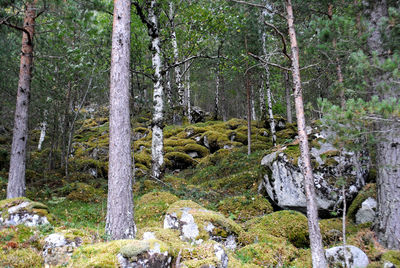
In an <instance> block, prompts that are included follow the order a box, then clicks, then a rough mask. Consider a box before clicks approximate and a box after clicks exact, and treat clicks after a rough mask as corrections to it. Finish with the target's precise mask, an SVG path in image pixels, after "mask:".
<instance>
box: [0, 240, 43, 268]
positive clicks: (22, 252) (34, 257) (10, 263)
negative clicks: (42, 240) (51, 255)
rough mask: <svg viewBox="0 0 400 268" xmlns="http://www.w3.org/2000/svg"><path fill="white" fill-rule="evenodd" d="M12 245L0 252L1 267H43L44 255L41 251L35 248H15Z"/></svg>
mask: <svg viewBox="0 0 400 268" xmlns="http://www.w3.org/2000/svg"><path fill="white" fill-rule="evenodd" d="M11 245H14V244H11V243H10V244H9V246H10V247H7V248H4V247H3V249H2V252H1V254H0V266H1V267H18V268H33V267H38V268H39V267H42V265H43V257H42V256H41V254H40V253H41V252H40V251H39V250H37V249H34V248H14V246H11Z"/></svg>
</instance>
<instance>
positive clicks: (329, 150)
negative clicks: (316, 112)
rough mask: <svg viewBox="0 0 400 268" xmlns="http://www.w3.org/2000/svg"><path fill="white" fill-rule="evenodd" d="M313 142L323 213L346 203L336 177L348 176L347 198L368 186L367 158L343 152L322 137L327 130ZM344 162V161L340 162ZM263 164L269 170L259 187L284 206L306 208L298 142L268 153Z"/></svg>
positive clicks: (350, 198)
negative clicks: (358, 157) (365, 185)
mask: <svg viewBox="0 0 400 268" xmlns="http://www.w3.org/2000/svg"><path fill="white" fill-rule="evenodd" d="M316 135H318V137H319V138H318V139H314V140H313V141H312V142H311V143H310V144H311V146H312V147H311V156H312V158H311V159H312V163H313V175H314V183H315V190H316V199H317V204H318V208H319V210H320V213H322V216H324V215H326V216H328V215H329V214H330V213H331V212H332V211H339V209H340V207H341V204H342V196H341V187H340V186H338V185H337V183H336V182H337V180H336V179H335V178H338V177H342V176H343V177H345V178H346V180H347V181H348V182H349V184H348V187H347V189H346V200H352V199H353V198H354V197H355V195H356V194H357V193H358V191H359V190H360V189H361V188H362V186H364V184H365V180H364V178H365V177H366V176H367V160H365V159H363V160H362V161H361V160H359V159H357V158H356V156H355V154H354V153H352V152H347V151H344V152H342V153H341V154H340V152H339V151H338V150H337V149H335V148H334V147H333V145H332V144H330V143H328V142H326V141H325V140H324V139H322V138H321V137H322V136H323V137H326V136H327V134H326V133H322V134H321V133H317V134H314V135H313V136H314V138H315V137H316ZM339 163H340V165H339ZM261 165H263V166H265V167H266V168H267V172H266V174H265V176H264V179H263V181H262V182H261V184H260V187H259V190H264V189H265V192H266V193H267V195H268V196H269V198H270V199H271V200H272V201H273V202H274V203H275V204H276V205H277V206H279V207H281V208H283V209H294V210H298V211H302V212H305V211H306V198H305V194H304V183H303V182H304V177H303V174H302V172H301V169H302V162H301V158H300V149H299V145H298V142H297V143H292V144H290V145H287V146H286V147H283V148H282V149H281V150H279V151H276V152H273V153H271V154H268V155H266V156H265V157H264V158H263V159H262V161H261Z"/></svg>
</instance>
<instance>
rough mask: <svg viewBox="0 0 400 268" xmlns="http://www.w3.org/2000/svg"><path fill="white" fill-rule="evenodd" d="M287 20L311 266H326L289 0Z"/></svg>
mask: <svg viewBox="0 0 400 268" xmlns="http://www.w3.org/2000/svg"><path fill="white" fill-rule="evenodd" d="M286 11H287V22H288V27H289V37H290V46H291V51H292V74H293V83H294V89H295V91H294V99H295V107H296V116H297V127H298V134H299V141H300V156H301V160H302V166H303V167H302V171H303V175H304V188H305V193H306V202H307V218H308V230H309V233H310V246H311V256H312V263H313V267H315V268H324V267H327V262H326V258H325V251H324V247H323V245H322V237H321V231H320V228H319V225H318V208H317V203H316V201H315V188H314V178H313V172H312V167H311V157H310V149H309V146H308V137H307V132H306V122H305V117H304V105H303V96H302V88H301V79H300V66H299V48H298V46H297V38H296V31H295V28H294V16H293V9H292V3H291V0H286Z"/></svg>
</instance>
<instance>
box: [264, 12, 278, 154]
mask: <svg viewBox="0 0 400 268" xmlns="http://www.w3.org/2000/svg"><path fill="white" fill-rule="evenodd" d="M266 16H267V10H266V9H265V10H263V12H262V20H263V21H264V20H265V18H266ZM266 38H267V33H266V32H265V31H262V35H261V41H262V49H263V53H264V56H265V57H266V58H265V60H266V61H267V55H268V51H267V44H266ZM264 70H265V86H266V88H267V101H268V115H269V127H270V130H271V136H272V144H273V145H274V146H276V130H275V120H274V113H273V112H272V97H271V87H270V83H269V79H270V72H269V66H268V64H267V63H265V64H264Z"/></svg>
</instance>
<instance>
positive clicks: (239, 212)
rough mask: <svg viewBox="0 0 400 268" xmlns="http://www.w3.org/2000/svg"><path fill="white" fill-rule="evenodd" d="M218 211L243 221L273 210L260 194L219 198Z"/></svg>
mask: <svg viewBox="0 0 400 268" xmlns="http://www.w3.org/2000/svg"><path fill="white" fill-rule="evenodd" d="M217 208H218V211H220V212H221V213H222V214H224V215H225V216H226V217H230V218H232V219H234V220H235V221H239V222H245V221H248V220H250V219H251V218H253V217H257V216H263V215H265V214H269V213H272V212H273V209H272V206H271V204H270V203H269V202H268V200H267V199H265V198H264V197H262V196H259V195H255V196H245V195H241V196H234V197H228V198H225V199H223V200H221V201H220V202H219V203H218V206H217Z"/></svg>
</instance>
